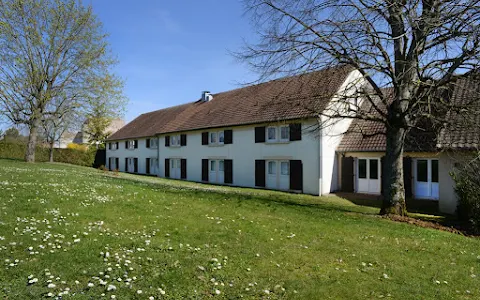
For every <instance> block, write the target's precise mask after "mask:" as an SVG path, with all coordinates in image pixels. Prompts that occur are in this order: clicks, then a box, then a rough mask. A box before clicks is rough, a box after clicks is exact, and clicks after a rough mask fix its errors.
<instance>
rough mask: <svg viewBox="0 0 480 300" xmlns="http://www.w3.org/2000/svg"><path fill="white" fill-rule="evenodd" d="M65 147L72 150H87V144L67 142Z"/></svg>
mask: <svg viewBox="0 0 480 300" xmlns="http://www.w3.org/2000/svg"><path fill="white" fill-rule="evenodd" d="M67 149H72V150H78V151H82V152H87V151H88V145H83V144H75V143H69V144H68V145H67Z"/></svg>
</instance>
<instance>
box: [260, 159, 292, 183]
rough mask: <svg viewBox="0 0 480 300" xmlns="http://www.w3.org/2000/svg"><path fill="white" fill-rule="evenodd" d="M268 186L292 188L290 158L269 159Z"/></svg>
mask: <svg viewBox="0 0 480 300" xmlns="http://www.w3.org/2000/svg"><path fill="white" fill-rule="evenodd" d="M266 172H267V174H266V186H267V188H269V189H275V190H289V189H290V162H289V161H288V160H268V161H267V170H266Z"/></svg>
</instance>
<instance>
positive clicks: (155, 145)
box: [147, 138, 158, 149]
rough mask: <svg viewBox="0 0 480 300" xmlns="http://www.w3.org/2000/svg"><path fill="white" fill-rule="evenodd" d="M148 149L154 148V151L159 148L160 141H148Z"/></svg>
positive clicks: (155, 139) (153, 139)
mask: <svg viewBox="0 0 480 300" xmlns="http://www.w3.org/2000/svg"><path fill="white" fill-rule="evenodd" d="M147 148H153V149H156V148H158V139H157V138H152V139H147Z"/></svg>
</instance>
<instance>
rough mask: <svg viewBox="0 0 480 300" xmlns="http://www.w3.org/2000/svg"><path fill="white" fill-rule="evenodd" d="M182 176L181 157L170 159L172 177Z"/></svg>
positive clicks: (178, 177)
mask: <svg viewBox="0 0 480 300" xmlns="http://www.w3.org/2000/svg"><path fill="white" fill-rule="evenodd" d="M180 176H181V160H180V158H171V159H170V178H175V179H180Z"/></svg>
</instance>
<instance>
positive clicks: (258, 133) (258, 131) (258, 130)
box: [255, 126, 265, 143]
mask: <svg viewBox="0 0 480 300" xmlns="http://www.w3.org/2000/svg"><path fill="white" fill-rule="evenodd" d="M264 142H265V126H262V127H255V143H264Z"/></svg>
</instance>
